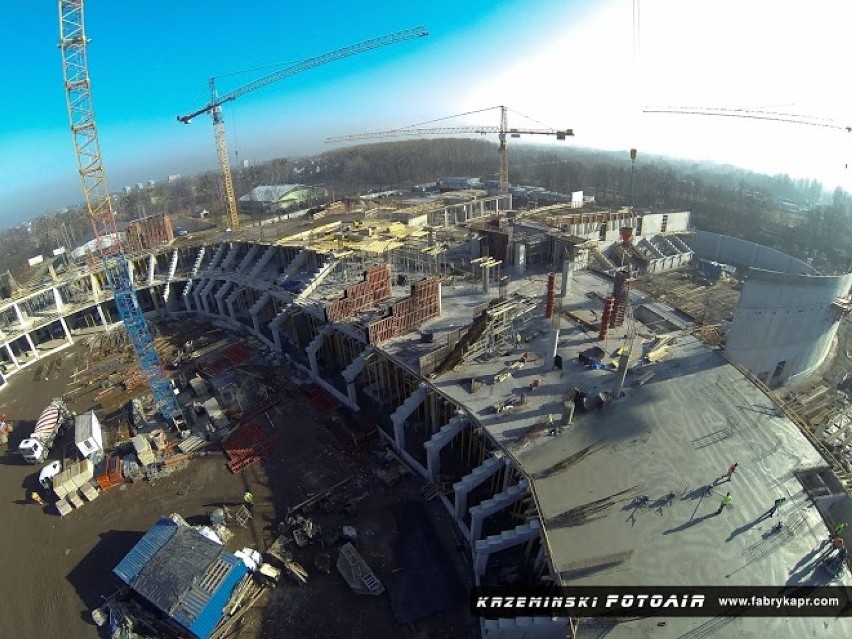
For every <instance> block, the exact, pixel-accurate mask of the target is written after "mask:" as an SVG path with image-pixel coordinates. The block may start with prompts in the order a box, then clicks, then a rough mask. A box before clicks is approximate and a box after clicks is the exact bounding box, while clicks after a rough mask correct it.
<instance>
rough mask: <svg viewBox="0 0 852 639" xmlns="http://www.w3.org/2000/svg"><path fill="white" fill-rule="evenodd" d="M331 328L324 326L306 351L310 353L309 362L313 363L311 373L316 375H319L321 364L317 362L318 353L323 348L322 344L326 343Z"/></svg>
mask: <svg viewBox="0 0 852 639" xmlns="http://www.w3.org/2000/svg"><path fill="white" fill-rule="evenodd" d="M329 330H330V329H329V328H328V327H327V326H326V327H324V328H323V329H322V330H321V331H320V332H319V333H317V336H316V337H315V338H314V339H313V340H312V341H311V343H310V344H308V347H307V348H306V349H305V352H306V353H307V354H308V362H310V365H311V374H313V376H314V377H319V364H318V363H317V353H318V352H319V350H320V349H321V348H322V345H323V344H324V343H325V336H326V335H327V334H328V331H329Z"/></svg>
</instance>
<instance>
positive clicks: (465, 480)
mask: <svg viewBox="0 0 852 639" xmlns="http://www.w3.org/2000/svg"><path fill="white" fill-rule="evenodd" d="M502 467H503V462H502V460H500V459H497V458H496V457H489V458H488V459H486V460H485V461H484V462H483V463H482V465H481V466H477V467H476V468H474V469H473V471H471V472H470V473H469V474H467V475H465V476H464V477H462V478H461V479H460V480H459V481H457V482H456V483H455V484H453V490H454V491H455V517H456V519H457V520H458V521H463V520H464V516H465V513H466V512H467V496H468V495H469V494H470V492H471V491H472V490H473V489H474V488H476V487H477V486H479V485H480V484H482V483H483V482H485V481H487V480H489V479H490V478H491V477H492V475H494V473H496V472H497V471H499V470H500V469H501V468H502Z"/></svg>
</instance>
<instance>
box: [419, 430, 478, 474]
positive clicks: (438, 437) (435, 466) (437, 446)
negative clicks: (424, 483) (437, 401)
mask: <svg viewBox="0 0 852 639" xmlns="http://www.w3.org/2000/svg"><path fill="white" fill-rule="evenodd" d="M467 424H468V422H467V420H466V419H465V418H464V417H460V416H456V417H453V418H452V419H451V420H450V421H449V422H447V424H446V425H444V426H443V427H442V428H441V430H439V431H438V432H437V433H435V434H434V435H432V438H431V439H430V440H429V441H427V442H425V443H424V444H423V447H424V448H425V449H426V472H427V474H428V475H429V478H430V479H432V480H433V481H434V480H436V479H437V478H438V475H440V474H441V450H443V448H444V447H445V446H447V444H449V443H450V442H451V441H452V440H453V439H454V438H455V437H456V435H458V434H459V433H460V432H462V430H463V429H464V428H465V426H467Z"/></svg>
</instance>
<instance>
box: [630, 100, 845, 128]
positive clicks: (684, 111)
mask: <svg viewBox="0 0 852 639" xmlns="http://www.w3.org/2000/svg"><path fill="white" fill-rule="evenodd" d="M642 113H673V114H677V115H709V116H713V117H718V118H744V119H747V120H772V121H774V122H787V123H789V124H803V125H806V126H817V127H822V128H824V129H839V130H841V131H846V132H847V133H852V127H850V126H843V125H840V124H838V123H837V122H835V121H834V120H830V119H826V118H815V117H810V116H806V115H798V114H796V113H784V112H783V111H767V110H764V109H737V108H725V107H701V106H676V107H655V106H647V107H645V108H644V109H642Z"/></svg>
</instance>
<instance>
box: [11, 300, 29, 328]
mask: <svg viewBox="0 0 852 639" xmlns="http://www.w3.org/2000/svg"><path fill="white" fill-rule="evenodd" d="M12 308H14V309H15V315H17V317H18V323H19V324H20V325H21V328H23V329H24V330H26V328H27V324H26V322H24V314H23V313H22V312H21V307H20V306H18V303H17V302H15V303H14V304H12Z"/></svg>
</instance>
